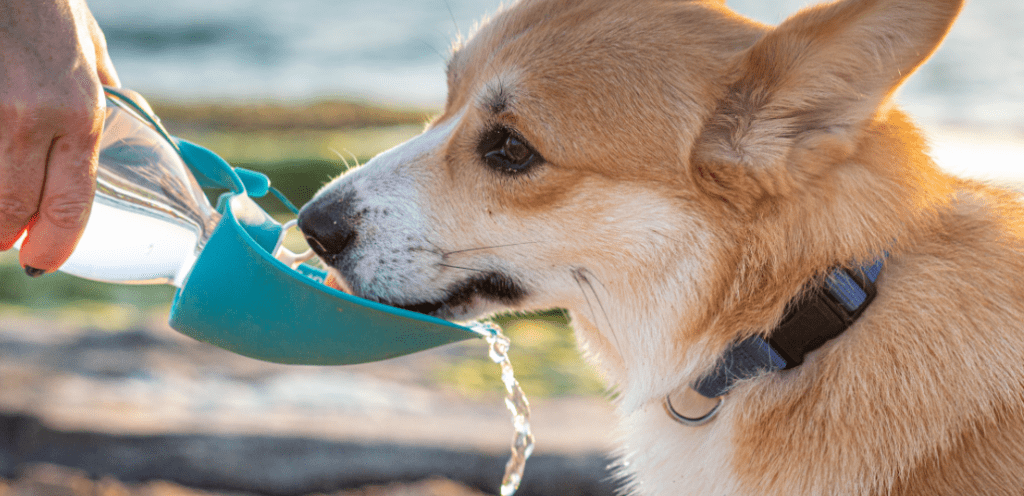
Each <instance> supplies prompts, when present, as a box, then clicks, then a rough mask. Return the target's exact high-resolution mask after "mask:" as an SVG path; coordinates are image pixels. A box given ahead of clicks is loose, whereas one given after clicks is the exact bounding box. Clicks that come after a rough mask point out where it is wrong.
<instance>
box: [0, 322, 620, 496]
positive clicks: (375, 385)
mask: <svg viewBox="0 0 1024 496" xmlns="http://www.w3.org/2000/svg"><path fill="white" fill-rule="evenodd" d="M474 345H476V346H474ZM477 348H479V349H477ZM483 353H484V347H483V346H482V343H472V342H471V343H465V344H458V345H454V346H449V347H445V348H441V349H438V350H432V351H429V352H425V353H420V354H417V355H413V356H411V357H406V358H402V359H396V360H391V361H387V362H383V363H378V364H369V365H361V366H349V367H296V366H280V365H274V364H267V363H263V362H259V361H255V360H250V359H247V358H243V357H238V356H235V355H231V354H229V353H226V352H222V351H221V350H218V349H215V348H212V347H209V346H206V345H203V344H201V343H197V342H194V341H192V340H190V339H188V338H185V337H183V336H180V335H178V334H177V333H175V332H174V331H172V330H170V329H168V328H166V326H165V325H163V324H160V323H159V320H158V319H155V320H154V322H153V323H147V324H144V325H141V326H138V327H137V328H133V329H129V330H122V331H102V330H96V329H89V328H76V327H74V326H70V327H69V326H62V325H57V324H55V323H53V322H50V321H45V320H31V319H24V318H22V319H12V318H7V319H4V320H0V477H2V478H5V479H6V480H5V481H4V482H3V484H0V494H18V495H24V496H29V495H37V494H38V495H44V494H45V495H50V494H54V495H57V494H60V495H65V494H66V495H68V496H78V495H86V494H88V495H96V496H99V495H104V496H106V495H112V496H113V495H118V496H121V495H136V494H137V495H154V496H156V495H161V496H162V495H179V494H180V495H184V494H196V495H199V494H252V495H268V496H271V495H272V496H292V495H295V496H298V495H307V494H332V495H339V496H342V495H344V496H347V495H379V496H395V495H406V496H414V495H433V494H445V495H454V496H460V495H477V494H494V493H495V492H496V491H497V487H498V485H499V484H500V479H501V474H502V470H503V467H504V464H505V460H506V459H507V452H508V451H507V450H508V443H509V440H510V437H511V425H510V421H509V418H508V413H507V411H505V410H504V407H503V404H502V402H501V398H499V397H481V398H467V397H463V396H460V395H458V394H457V393H455V392H453V391H450V390H446V389H444V388H443V387H438V386H436V385H434V384H431V381H429V380H427V377H429V373H428V370H429V369H430V368H431V367H433V366H436V364H437V363H439V362H443V361H445V360H449V359H451V358H452V357H453V356H461V355H473V354H479V355H480V357H481V360H484V359H485V358H484V356H483ZM527 393H529V391H527ZM533 411H534V427H535V433H536V436H537V439H538V448H537V451H536V452H535V455H534V457H533V458H531V459H530V461H529V463H528V464H527V468H526V475H525V478H524V481H523V485H522V488H521V490H520V492H519V493H517V494H521V495H560V496H573V495H579V496H583V495H606V494H607V495H611V494H614V488H615V483H614V480H613V477H612V475H611V472H610V471H609V470H608V468H607V467H608V465H609V463H610V460H609V458H608V457H607V456H606V455H605V453H606V452H607V451H608V449H609V447H610V446H611V445H612V439H613V438H612V434H611V433H610V431H609V428H610V426H611V425H612V424H613V414H612V411H611V408H610V406H609V405H608V404H607V403H606V402H605V400H603V399H600V398H586V397H582V398H581V397H563V398H551V399H541V400H535V401H534V402H533Z"/></svg>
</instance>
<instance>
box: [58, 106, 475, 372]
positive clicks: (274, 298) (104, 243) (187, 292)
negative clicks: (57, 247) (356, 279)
mask: <svg viewBox="0 0 1024 496" xmlns="http://www.w3.org/2000/svg"><path fill="white" fill-rule="evenodd" d="M106 93H107V115H106V120H105V123H104V129H103V137H102V142H101V145H100V147H101V148H100V164H99V170H98V173H97V191H96V200H95V202H94V206H93V211H92V215H91V216H90V218H89V224H88V225H87V226H86V230H85V233H84V235H83V237H82V240H81V241H80V242H79V245H78V247H77V248H76V249H75V252H74V253H73V254H72V256H71V258H70V259H69V260H68V261H67V263H65V264H64V266H63V267H62V268H61V270H62V271H63V272H67V273H70V274H73V275H76V276H80V277H84V278H87V279H93V280H99V281H106V282H116V283H126V284H173V285H175V286H177V287H178V288H179V289H178V291H177V293H176V294H175V297H174V303H173V305H172V307H171V315H170V324H171V327H173V328H174V329H176V330H177V331H179V332H181V333H183V334H186V335H188V336H191V337H193V338H195V339H197V340H200V341H204V342H207V343H210V344H213V345H215V346H219V347H221V348H224V349H227V350H230V351H233V352H235V353H239V354H241V355H246V356H250V357H253V358H258V359H261V360H267V361H271V362H279V363H290V364H308V365H342V364H353V363H363V362H371V361H376V360H383V359H386V358H391V357H396V356H400V355H405V354H408V353H412V352H415V351H420V350H424V349H427V348H432V347H435V346H440V345H443V344H447V343H451V342H455V341H460V340H464V339H468V338H471V337H480V336H481V335H480V334H479V333H478V332H476V331H473V330H470V329H469V328H466V327H462V326H459V325H456V324H453V323H451V322H447V321H444V320H441V319H437V318H433V317H429V316H426V315H422V314H418V313H414V312H410V311H407V310H402V309H398V308H394V307H389V306H386V305H381V304H378V303H375V302H371V301H368V300H364V299H361V298H357V297H354V296H351V295H348V294H345V293H343V292H341V291H337V290H335V289H333V288H330V287H328V286H325V285H324V284H323V281H324V277H325V276H326V273H325V272H323V271H320V270H318V269H316V268H313V267H310V266H308V265H304V264H299V263H294V261H295V260H296V256H295V254H294V253H291V252H289V251H288V250H287V249H285V248H283V247H282V246H281V241H282V240H283V238H284V231H285V228H284V227H283V226H282V225H281V224H279V223H278V222H276V221H275V220H274V219H273V218H271V217H270V215H268V214H267V213H266V212H265V211H263V210H262V209H261V208H260V207H259V206H258V205H257V204H256V203H255V202H253V200H252V198H254V197H261V196H264V195H265V194H267V192H268V191H269V192H273V193H274V194H275V195H277V196H278V197H279V198H280V199H281V200H282V202H284V203H285V205H287V206H288V207H289V208H290V209H291V210H292V211H293V212H295V213H297V210H296V209H295V207H294V206H293V205H291V203H290V202H288V201H287V199H285V198H284V197H283V196H281V195H280V193H278V192H277V191H276V190H274V189H273V188H271V187H270V181H269V180H268V179H267V177H266V176H265V175H263V174H260V173H256V172H252V171H247V170H244V169H238V168H234V167H231V166H230V165H228V164H227V163H226V162H225V161H224V160H222V159H221V158H220V157H218V156H217V155H215V154H214V153H213V152H211V151H209V150H206V149H205V148H202V147H199V146H197V145H194V144H192V143H189V142H187V141H184V140H180V139H176V138H172V137H171V136H170V135H169V134H167V132H166V130H164V128H163V127H162V126H161V125H160V122H159V120H157V119H156V117H155V116H154V115H153V112H152V110H151V109H150V108H149V105H148V104H147V103H146V102H145V100H144V99H143V98H142V97H141V96H139V95H138V94H136V93H134V92H131V91H127V90H118V89H109V88H108V89H107V90H106ZM201 187H209V188H223V189H227V190H228V191H227V192H226V193H224V194H223V195H221V197H220V201H219V202H218V208H216V209H214V208H213V207H212V206H211V205H210V203H209V202H208V201H207V199H206V195H205V194H204V193H203V190H202V189H201ZM275 255H276V258H275ZM282 260H284V261H282ZM285 262H288V263H285Z"/></svg>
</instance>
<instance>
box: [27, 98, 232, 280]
mask: <svg viewBox="0 0 1024 496" xmlns="http://www.w3.org/2000/svg"><path fill="white" fill-rule="evenodd" d="M118 93H122V94H125V95H127V96H129V97H130V100H129V99H122V98H119V97H118V96H117V94H113V95H112V94H108V95H107V109H106V118H105V120H104V124H103V136H102V138H101V142H100V153H99V167H98V170H97V174H96V199H95V201H94V202H93V207H92V213H91V215H90V216H89V222H88V224H87V225H86V228H85V232H84V233H83V235H82V239H81V241H79V243H78V246H77V247H76V248H75V251H74V253H72V255H71V258H69V259H68V261H67V262H66V263H65V264H64V265H63V266H62V267H61V271H63V272H67V273H69V274H72V275H76V276H79V277H83V278H86V279H92V280H97V281H104V282H115V283H121V284H173V285H175V286H178V287H181V285H182V283H183V279H184V278H185V276H186V275H188V273H189V270H190V269H191V267H192V264H193V263H195V260H196V257H197V256H198V254H199V252H200V251H201V250H202V248H203V245H204V244H205V242H206V240H207V239H208V238H209V237H210V234H211V233H212V232H213V229H214V228H215V227H216V225H217V222H218V221H219V220H220V214H219V213H217V211H216V210H215V209H214V208H213V207H212V206H211V205H210V202H209V201H208V200H207V199H206V195H205V194H204V193H203V191H202V189H201V188H200V187H199V184H198V183H197V182H196V179H195V177H194V176H193V175H192V173H191V172H190V171H189V168H188V166H186V165H185V163H184V162H183V161H182V158H181V155H180V154H179V153H178V151H177V150H175V148H174V145H172V142H171V141H170V140H169V139H168V138H167V137H166V136H165V135H164V134H161V131H159V130H158V129H157V127H156V126H154V124H153V123H151V122H150V119H154V117H153V115H154V114H153V112H152V111H150V110H149V108H148V104H147V103H146V101H145V100H144V99H143V98H142V97H141V96H140V95H138V94H137V93H134V92H132V91H130V90H118ZM135 105H138V106H139V109H138V110H137V109H136V108H133V106H135ZM144 114H145V115H144ZM19 247H20V244H19Z"/></svg>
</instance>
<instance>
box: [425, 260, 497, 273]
mask: <svg viewBox="0 0 1024 496" xmlns="http://www.w3.org/2000/svg"><path fill="white" fill-rule="evenodd" d="M437 265H440V266H442V267H449V268H452V269H461V270H468V271H472V272H480V273H482V274H487V273H488V272H487V271H486V270H480V269H474V268H472V267H460V266H458V265H451V264H446V263H439V264H437Z"/></svg>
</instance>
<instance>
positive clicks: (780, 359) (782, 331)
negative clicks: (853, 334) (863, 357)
mask: <svg viewBox="0 0 1024 496" xmlns="http://www.w3.org/2000/svg"><path fill="white" fill-rule="evenodd" d="M884 263H885V258H884V257H883V258H879V259H878V260H876V261H874V262H872V263H871V264H868V265H865V266H863V267H860V268H858V269H854V270H849V269H844V268H837V269H833V270H832V271H831V272H829V274H828V276H826V277H825V279H824V281H823V284H821V285H820V286H818V287H816V288H814V289H813V290H811V291H808V292H806V294H805V296H804V297H803V298H800V299H798V300H795V301H793V302H791V303H790V306H789V309H788V310H787V312H786V317H785V318H784V319H783V320H782V324H780V325H779V326H778V327H777V328H775V330H773V331H772V332H771V334H770V335H769V337H768V339H765V338H763V337H761V336H753V337H750V338H747V339H745V340H743V341H740V342H737V343H735V344H733V345H732V346H731V347H730V348H729V349H727V350H726V352H725V354H724V355H723V357H722V359H721V360H720V361H719V364H718V366H716V367H715V368H714V369H713V370H711V371H710V372H708V373H707V374H704V375H703V376H702V377H701V378H700V379H698V380H697V381H696V382H695V383H694V384H693V386H692V387H693V389H694V390H695V391H697V392H698V393H700V394H701V395H703V396H705V397H707V398H718V397H720V396H723V395H724V394H726V393H727V392H729V390H730V389H732V387H733V385H734V384H735V383H736V382H737V381H740V380H743V379H749V378H751V377H754V376H757V375H760V374H762V373H765V372H774V371H777V370H783V369H790V368H793V367H796V366H798V365H800V364H801V363H803V361H804V356H805V355H806V354H808V353H810V352H812V351H814V350H816V349H818V348H819V347H821V345H823V344H825V342H827V341H828V340H830V339H832V338H834V337H836V336H838V335H839V334H841V333H842V332H843V331H845V330H846V329H848V328H849V327H850V326H851V325H853V323H854V321H856V320H857V318H858V317H860V316H861V314H862V313H864V310H865V309H866V308H867V307H868V305H869V304H871V301H872V300H873V299H874V298H875V294H877V289H876V287H875V281H877V280H878V275H879V273H881V271H882V266H883V265H884Z"/></svg>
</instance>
